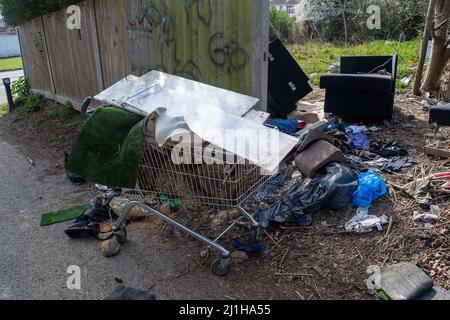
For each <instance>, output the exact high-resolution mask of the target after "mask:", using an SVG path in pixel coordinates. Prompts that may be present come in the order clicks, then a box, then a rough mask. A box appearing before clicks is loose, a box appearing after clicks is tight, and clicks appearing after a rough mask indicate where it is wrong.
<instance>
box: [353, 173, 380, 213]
mask: <svg viewBox="0 0 450 320" xmlns="http://www.w3.org/2000/svg"><path fill="white" fill-rule="evenodd" d="M358 182H359V185H358V189H357V190H356V191H355V193H354V194H353V205H354V206H355V207H363V208H368V207H370V206H371V205H372V203H373V202H374V201H375V200H377V199H378V198H380V197H381V196H383V195H384V194H385V193H386V192H387V187H386V183H385V182H384V180H383V178H382V177H381V176H380V175H378V174H377V173H376V172H374V171H371V170H370V171H368V172H365V173H361V174H360V175H359V177H358Z"/></svg>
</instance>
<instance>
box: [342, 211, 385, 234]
mask: <svg viewBox="0 0 450 320" xmlns="http://www.w3.org/2000/svg"><path fill="white" fill-rule="evenodd" d="M388 221H389V219H388V217H386V216H385V215H382V216H380V217H377V216H374V215H369V208H358V210H357V212H356V215H355V216H354V217H353V218H352V219H351V220H350V221H349V222H347V223H346V224H345V230H347V231H348V232H356V233H367V232H371V231H372V230H373V228H375V227H376V228H377V230H378V231H381V230H383V228H382V225H384V224H387V223H388Z"/></svg>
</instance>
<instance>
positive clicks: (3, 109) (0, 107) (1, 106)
mask: <svg viewBox="0 0 450 320" xmlns="http://www.w3.org/2000/svg"><path fill="white" fill-rule="evenodd" d="M8 113H9V108H8V104H7V103H0V118H1V117H3V116H4V115H6V114H8Z"/></svg>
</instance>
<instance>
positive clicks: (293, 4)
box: [270, 0, 302, 17]
mask: <svg viewBox="0 0 450 320" xmlns="http://www.w3.org/2000/svg"><path fill="white" fill-rule="evenodd" d="M301 2H302V0H270V4H271V5H273V6H274V7H275V8H277V10H278V11H280V12H286V13H287V14H288V15H289V16H290V17H297V15H298V12H297V11H298V7H299V4H300V3H301Z"/></svg>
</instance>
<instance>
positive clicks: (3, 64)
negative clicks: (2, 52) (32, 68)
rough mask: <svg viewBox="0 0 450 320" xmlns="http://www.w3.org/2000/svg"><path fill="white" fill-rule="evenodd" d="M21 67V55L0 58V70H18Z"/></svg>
mask: <svg viewBox="0 0 450 320" xmlns="http://www.w3.org/2000/svg"><path fill="white" fill-rule="evenodd" d="M22 68H23V65H22V58H21V57H15V58H5V59H0V71H9V70H18V69H22Z"/></svg>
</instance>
